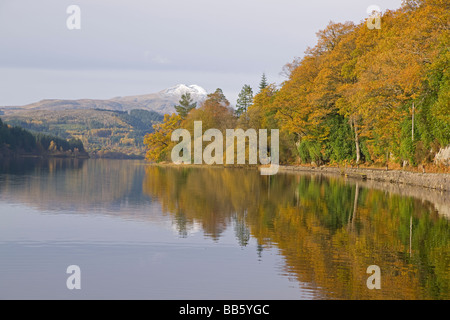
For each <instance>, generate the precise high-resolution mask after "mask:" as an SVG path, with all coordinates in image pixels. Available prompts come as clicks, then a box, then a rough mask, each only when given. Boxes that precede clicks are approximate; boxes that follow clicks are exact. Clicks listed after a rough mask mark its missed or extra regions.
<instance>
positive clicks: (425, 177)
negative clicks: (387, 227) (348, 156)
mask: <svg viewBox="0 0 450 320" xmlns="http://www.w3.org/2000/svg"><path fill="white" fill-rule="evenodd" d="M282 171H294V172H295V171H298V172H310V173H324V174H334V175H342V176H347V177H351V178H356V179H361V180H374V181H384V182H391V183H396V184H403V185H411V186H419V187H425V188H429V189H434V190H440V191H450V174H445V173H416V172H408V171H397V170H392V171H386V170H381V169H356V168H331V167H320V168H313V167H301V166H280V172H282Z"/></svg>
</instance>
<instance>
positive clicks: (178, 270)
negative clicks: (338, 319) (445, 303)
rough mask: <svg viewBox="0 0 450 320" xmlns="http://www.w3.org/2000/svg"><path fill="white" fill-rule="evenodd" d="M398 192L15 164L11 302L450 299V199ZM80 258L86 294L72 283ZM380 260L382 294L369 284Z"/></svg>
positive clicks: (0, 236) (228, 174) (1, 290)
mask: <svg viewBox="0 0 450 320" xmlns="http://www.w3.org/2000/svg"><path fill="white" fill-rule="evenodd" d="M392 188H394V189H395V186H392V185H391V186H386V187H384V186H383V185H376V184H370V183H363V182H353V181H347V180H345V179H344V178H340V177H323V176H317V175H315V176H311V175H305V174H283V173H280V174H278V175H277V176H274V177H270V178H269V177H263V176H261V175H260V174H259V173H258V171H256V170H243V169H222V168H220V169H218V168H166V167H164V168H163V167H155V166H148V165H147V164H146V163H145V162H141V161H121V160H84V161H81V160H56V159H53V160H49V161H37V160H21V161H15V162H12V163H3V164H0V299H275V300H277V299H289V300H292V299H450V289H449V288H450V272H449V271H450V255H449V253H450V232H449V231H450V228H449V212H450V210H449V208H450V205H449V204H448V202H447V200H446V199H448V197H447V195H443V194H433V193H432V192H431V191H428V190H427V191H425V190H420V189H419V191H417V190H415V191H414V190H412V191H411V194H410V195H409V194H408V193H406V194H405V187H397V189H398V192H397V191H395V190H392ZM414 192H415V193H416V194H417V196H413V195H414ZM433 199H436V200H433ZM70 265H77V266H79V267H80V269H81V290H73V291H70V290H68V289H67V286H66V280H67V278H68V277H69V276H70V275H68V274H67V273H66V270H67V267H68V266H70ZM371 265H377V266H379V267H380V268H381V283H382V288H381V290H369V289H368V288H367V284H366V283H367V279H368V277H369V276H370V275H369V274H367V268H368V267H369V266H371Z"/></svg>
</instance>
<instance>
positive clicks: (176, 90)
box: [161, 84, 208, 101]
mask: <svg viewBox="0 0 450 320" xmlns="http://www.w3.org/2000/svg"><path fill="white" fill-rule="evenodd" d="M188 92H189V93H190V94H191V97H192V99H194V100H195V101H202V100H205V99H206V96H207V95H208V92H207V91H206V90H205V89H203V88H202V87H200V86H197V85H190V86H187V85H185V84H179V85H177V86H174V87H171V88H169V89H166V90H163V91H162V92H161V94H162V95H163V96H165V97H168V98H177V99H180V98H181V96H182V95H183V94H186V93H188Z"/></svg>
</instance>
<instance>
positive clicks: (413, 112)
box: [411, 102, 416, 142]
mask: <svg viewBox="0 0 450 320" xmlns="http://www.w3.org/2000/svg"><path fill="white" fill-rule="evenodd" d="M415 120H416V105H415V104H414V102H413V105H412V130H411V132H412V141H413V142H414V122H415Z"/></svg>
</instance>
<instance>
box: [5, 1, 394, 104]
mask: <svg viewBox="0 0 450 320" xmlns="http://www.w3.org/2000/svg"><path fill="white" fill-rule="evenodd" d="M69 5H78V6H79V7H80V9H81V30H69V29H68V28H67V26H66V20H67V18H68V17H69V14H67V13H66V9H67V7H68V6H69ZM371 5H377V6H379V7H380V8H381V10H382V11H385V10H386V9H397V8H398V7H400V5H401V0H341V1H335V0H334V1H333V0H314V1H299V0H189V1H186V0H147V1H144V0H70V1H67V0H0V106H14V105H24V104H28V103H32V102H36V101H39V100H42V99H82V98H92V99H109V98H113V97H117V96H128V95H138V94H149V93H154V92H158V91H160V90H163V89H165V88H168V87H171V86H174V85H177V84H180V83H183V84H186V85H191V84H197V85H199V86H202V87H204V88H205V89H206V90H207V91H208V92H213V91H214V90H215V89H216V88H222V89H223V91H224V93H225V95H226V96H227V98H228V99H229V100H230V102H231V103H232V104H235V103H236V99H237V94H238V93H239V91H240V90H241V88H242V86H243V85H244V84H249V85H251V86H252V87H253V89H254V91H255V92H256V91H257V87H258V84H259V81H260V78H261V75H262V73H263V72H265V73H266V75H267V78H268V80H269V82H275V83H277V84H280V83H281V82H282V81H283V80H284V78H283V77H282V76H280V72H281V70H282V68H283V66H284V65H285V64H286V63H288V62H290V61H292V60H293V59H294V57H296V56H300V57H301V56H303V53H304V51H305V50H306V48H307V47H309V46H314V45H315V43H316V35H315V34H316V32H317V31H319V30H321V29H324V28H325V27H326V25H327V24H328V22H329V21H330V20H332V21H335V22H345V21H354V22H360V21H361V20H363V19H365V18H366V17H367V16H368V15H367V12H366V11H367V8H368V7H369V6H371Z"/></svg>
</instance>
